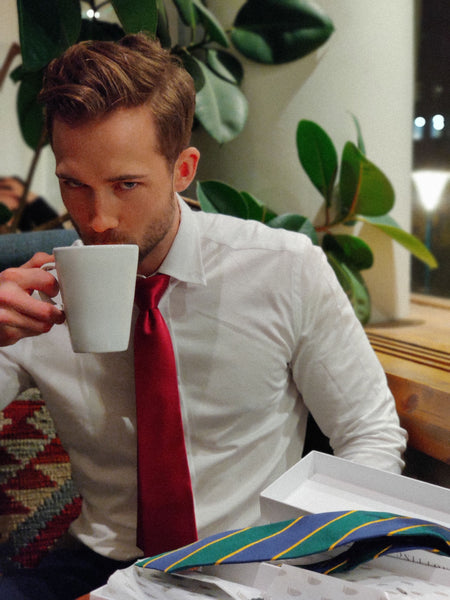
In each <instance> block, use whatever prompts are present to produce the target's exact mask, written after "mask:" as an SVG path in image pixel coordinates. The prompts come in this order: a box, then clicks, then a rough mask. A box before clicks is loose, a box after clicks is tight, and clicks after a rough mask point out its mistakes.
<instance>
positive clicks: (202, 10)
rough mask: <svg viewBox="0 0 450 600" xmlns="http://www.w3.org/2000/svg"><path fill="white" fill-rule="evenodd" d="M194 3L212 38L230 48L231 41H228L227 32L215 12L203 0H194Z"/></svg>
mask: <svg viewBox="0 0 450 600" xmlns="http://www.w3.org/2000/svg"><path fill="white" fill-rule="evenodd" d="M192 3H193V4H194V5H195V8H196V9H197V11H198V15H199V17H200V21H201V23H202V25H203V27H204V28H205V31H206V33H207V34H208V36H209V38H210V40H211V41H213V42H216V43H217V44H219V45H220V46H223V47H224V48H228V47H229V46H230V42H229V41H228V37H227V34H226V33H225V31H224V30H223V28H222V25H221V24H220V23H219V21H218V20H217V18H216V17H215V15H213V13H212V12H211V11H210V10H208V9H207V8H206V6H205V5H204V4H202V2H201V0H192Z"/></svg>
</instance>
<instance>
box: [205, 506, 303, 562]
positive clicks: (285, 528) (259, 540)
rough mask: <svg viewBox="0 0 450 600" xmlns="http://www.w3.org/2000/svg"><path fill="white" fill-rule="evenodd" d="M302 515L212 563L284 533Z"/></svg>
mask: <svg viewBox="0 0 450 600" xmlns="http://www.w3.org/2000/svg"><path fill="white" fill-rule="evenodd" d="M303 517H304V515H302V516H301V517H298V518H297V519H295V520H294V521H292V523H289V525H287V526H286V527H284V529H280V531H277V532H276V533H271V534H270V535H267V536H266V537H264V538H260V539H258V540H255V541H254V542H250V543H249V544H247V545H246V546H242V548H238V549H237V550H234V551H233V552H230V554H227V555H226V556H222V558H219V560H217V561H216V562H215V563H214V564H216V565H220V563H222V562H223V561H224V560H227V559H228V558H230V557H231V556H234V555H235V554H239V552H242V551H243V550H247V548H251V546H255V545H256V544H260V543H261V542H264V541H265V540H269V539H270V538H273V537H276V536H277V535H280V533H284V532H285V531H287V530H288V529H289V528H290V527H293V526H294V525H295V524H296V523H298V522H299V521H300V520H301V519H303Z"/></svg>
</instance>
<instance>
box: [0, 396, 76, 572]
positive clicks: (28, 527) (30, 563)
mask: <svg viewBox="0 0 450 600" xmlns="http://www.w3.org/2000/svg"><path fill="white" fill-rule="evenodd" d="M80 506H81V499H80V496H79V495H78V494H77V492H76V490H75V489H74V485H73V481H72V479H71V470H70V462H69V457H68V455H67V453H66V452H65V451H64V449H63V448H62V446H61V443H60V441H59V438H58V437H57V435H56V432H55V429H54V425H53V421H52V419H51V417H50V415H49V413H48V411H47V409H46V407H45V404H44V402H43V400H42V399H41V396H40V393H39V390H37V389H34V388H33V389H30V390H27V391H26V392H25V393H24V394H22V395H20V396H19V397H18V398H17V399H16V400H15V401H14V402H12V403H11V404H10V405H9V406H7V407H6V408H5V409H4V410H3V411H2V412H0V571H1V570H4V569H6V568H7V566H8V564H11V561H12V562H13V563H14V564H16V565H18V566H21V567H34V566H36V564H37V563H38V562H39V561H40V559H41V558H42V557H43V555H44V554H45V553H46V552H47V551H48V550H49V548H51V546H52V545H53V544H54V543H55V541H56V540H57V539H59V538H60V537H61V535H62V534H63V533H64V532H65V531H66V530H67V528H68V527H69V525H70V523H71V521H72V520H73V519H74V518H76V517H77V516H78V514H79V512H80Z"/></svg>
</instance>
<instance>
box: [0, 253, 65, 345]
mask: <svg viewBox="0 0 450 600" xmlns="http://www.w3.org/2000/svg"><path fill="white" fill-rule="evenodd" d="M52 261H53V256H51V255H50V254H46V253H45V252H38V253H37V254H35V255H34V256H33V258H32V259H31V260H29V261H28V262H26V263H25V264H24V265H22V266H21V267H18V268H15V269H6V270H5V271H3V272H2V273H0V346H9V345H11V344H15V343H16V342H17V341H18V340H20V339H22V338H25V337H29V336H33V335H40V334H41V333H47V331H50V329H51V328H52V327H53V325H56V324H61V323H64V321H65V315H64V312H63V311H62V310H60V309H59V308H58V307H57V306H55V305H53V304H50V303H49V302H44V301H42V300H38V299H37V298H33V297H32V296H31V294H32V292H33V291H34V290H38V291H40V292H43V293H44V294H46V295H47V296H50V297H53V296H56V294H57V293H58V291H59V286H58V282H57V281H56V279H55V278H54V277H53V275H52V274H51V273H48V272H47V271H44V270H43V269H40V268H39V267H41V266H42V265H44V264H45V263H47V262H52Z"/></svg>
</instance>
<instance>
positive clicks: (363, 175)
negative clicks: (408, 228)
mask: <svg viewBox="0 0 450 600" xmlns="http://www.w3.org/2000/svg"><path fill="white" fill-rule="evenodd" d="M339 196H340V201H341V203H342V207H343V209H344V211H345V212H346V214H347V215H348V216H349V217H353V216H354V215H355V214H360V215H366V216H380V215H384V214H386V213H388V212H389V211H390V210H391V208H392V207H393V206H394V201H395V194H394V188H393V187H392V184H391V182H390V181H389V179H388V178H387V177H386V175H385V174H384V173H383V172H382V171H381V170H380V169H379V168H378V167H376V166H375V165H374V164H373V163H372V162H371V161H370V160H368V159H367V158H366V157H365V156H364V154H362V152H361V151H360V150H359V149H358V148H357V147H356V146H355V144H353V142H347V143H346V144H345V146H344V151H343V154H342V162H341V174H340V179H339Z"/></svg>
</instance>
